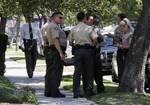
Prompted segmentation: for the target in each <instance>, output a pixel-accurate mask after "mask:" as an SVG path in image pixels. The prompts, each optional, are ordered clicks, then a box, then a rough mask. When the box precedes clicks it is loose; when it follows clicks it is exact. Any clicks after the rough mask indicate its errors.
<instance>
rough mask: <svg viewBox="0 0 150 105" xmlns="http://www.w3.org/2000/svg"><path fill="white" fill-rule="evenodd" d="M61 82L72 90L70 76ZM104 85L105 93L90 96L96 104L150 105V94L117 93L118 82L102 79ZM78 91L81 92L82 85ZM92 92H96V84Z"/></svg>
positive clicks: (65, 87) (66, 88)
mask: <svg viewBox="0 0 150 105" xmlns="http://www.w3.org/2000/svg"><path fill="white" fill-rule="evenodd" d="M63 82H68V84H67V85H65V86H64V87H63V88H64V89H65V90H69V91H72V88H73V87H72V76H64V77H63ZM104 85H105V93H101V94H97V95H96V96H93V97H91V98H90V100H92V101H95V102H96V103H97V104H98V105H150V94H136V93H118V92H116V90H117V87H118V84H116V83H112V82H111V81H107V80H104ZM80 91H81V94H83V89H82V86H81V87H80ZM94 92H95V93H96V86H94Z"/></svg>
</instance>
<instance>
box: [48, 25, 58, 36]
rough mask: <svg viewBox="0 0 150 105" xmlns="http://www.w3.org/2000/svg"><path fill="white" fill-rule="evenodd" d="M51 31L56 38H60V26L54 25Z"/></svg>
mask: <svg viewBox="0 0 150 105" xmlns="http://www.w3.org/2000/svg"><path fill="white" fill-rule="evenodd" d="M50 31H51V35H52V37H53V38H54V39H56V38H59V27H58V26H54V27H52V28H51V29H50Z"/></svg>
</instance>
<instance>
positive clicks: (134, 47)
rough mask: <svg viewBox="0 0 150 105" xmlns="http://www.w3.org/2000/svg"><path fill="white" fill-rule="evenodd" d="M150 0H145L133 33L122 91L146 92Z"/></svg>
mask: <svg viewBox="0 0 150 105" xmlns="http://www.w3.org/2000/svg"><path fill="white" fill-rule="evenodd" d="M149 34H150V0H143V10H142V14H141V18H140V19H139V23H138V24H137V27H136V29H135V33H134V35H133V39H132V43H131V48H130V50H129V53H128V56H127V60H126V64H125V68H124V69H125V70H124V74H123V77H122V79H121V83H120V85H119V88H118V89H119V91H120V92H141V93H144V82H145V64H146V60H147V56H148V51H149V47H150V35H149Z"/></svg>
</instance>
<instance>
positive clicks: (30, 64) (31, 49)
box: [20, 16, 43, 78]
mask: <svg viewBox="0 0 150 105" xmlns="http://www.w3.org/2000/svg"><path fill="white" fill-rule="evenodd" d="M26 21H27V23H25V24H23V25H22V27H21V29H20V31H21V34H20V45H21V46H23V47H24V53H25V60H26V69H27V74H28V76H29V78H32V77H33V72H34V70H35V66H36V61H37V54H38V52H37V43H43V39H42V34H41V30H40V29H39V27H37V24H36V22H35V21H34V19H33V17H32V16H28V17H27V19H26ZM21 48H22V47H21Z"/></svg>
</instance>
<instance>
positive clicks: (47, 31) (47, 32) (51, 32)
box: [42, 23, 59, 45]
mask: <svg viewBox="0 0 150 105" xmlns="http://www.w3.org/2000/svg"><path fill="white" fill-rule="evenodd" d="M42 32H43V33H44V34H43V35H44V37H45V38H44V39H45V41H46V40H47V41H48V43H49V45H54V40H55V39H56V38H59V27H58V25H57V24H55V23H47V24H45V26H44V27H43V31H42Z"/></svg>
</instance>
